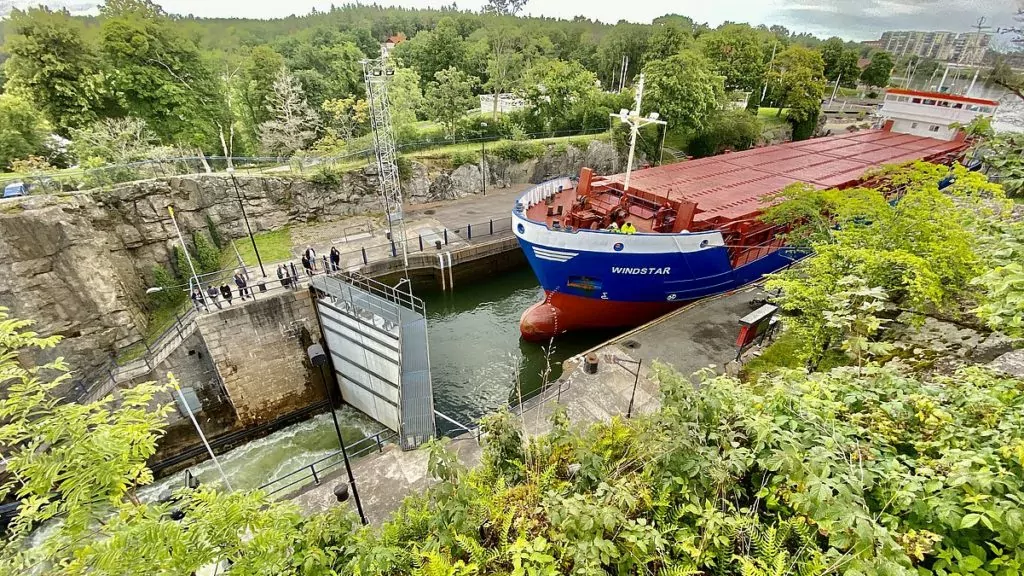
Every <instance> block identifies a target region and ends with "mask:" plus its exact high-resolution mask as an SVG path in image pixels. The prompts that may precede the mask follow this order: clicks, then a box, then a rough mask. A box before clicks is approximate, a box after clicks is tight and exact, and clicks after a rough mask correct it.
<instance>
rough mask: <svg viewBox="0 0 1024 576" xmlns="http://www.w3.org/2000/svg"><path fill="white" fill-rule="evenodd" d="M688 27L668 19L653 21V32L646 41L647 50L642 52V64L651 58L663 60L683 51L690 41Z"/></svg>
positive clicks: (690, 28)
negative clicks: (663, 21)
mask: <svg viewBox="0 0 1024 576" xmlns="http://www.w3.org/2000/svg"><path fill="white" fill-rule="evenodd" d="M689 30H692V22H691V26H690V27H686V28H684V27H683V26H682V25H680V24H678V23H676V22H674V21H668V22H666V23H661V24H659V23H655V27H654V32H652V33H651V38H650V40H649V41H648V42H647V51H646V52H645V53H644V64H646V63H648V62H651V61H653V60H664V59H666V58H668V57H670V56H674V55H676V54H679V53H680V52H682V51H683V49H684V48H687V47H688V46H689V45H690V44H691V43H692V37H691V36H690V32H689Z"/></svg>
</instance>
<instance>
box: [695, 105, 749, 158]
mask: <svg viewBox="0 0 1024 576" xmlns="http://www.w3.org/2000/svg"><path fill="white" fill-rule="evenodd" d="M762 129H763V127H762V124H761V121H760V120H759V119H758V118H757V116H755V115H753V114H751V113H750V112H747V111H746V110H732V111H729V112H724V113H722V114H719V115H718V117H716V118H715V119H714V120H713V121H712V122H711V124H710V126H709V127H708V129H707V130H705V131H703V132H700V133H698V134H696V135H695V136H694V137H693V139H691V140H690V143H689V145H688V147H687V152H688V153H689V154H690V155H692V156H696V157H698V158H701V157H704V156H714V155H715V154H720V153H721V152H723V151H724V150H726V149H732V150H746V149H748V148H750V147H752V146H753V145H754V144H757V140H758V139H759V138H760V137H761V132H762Z"/></svg>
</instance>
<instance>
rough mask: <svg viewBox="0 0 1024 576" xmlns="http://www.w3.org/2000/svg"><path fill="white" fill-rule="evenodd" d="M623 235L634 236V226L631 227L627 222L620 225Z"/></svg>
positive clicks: (631, 224)
mask: <svg viewBox="0 0 1024 576" xmlns="http://www.w3.org/2000/svg"><path fill="white" fill-rule="evenodd" d="M622 233H623V234H636V226H633V223H632V222H629V221H627V222H626V223H625V224H623V225H622Z"/></svg>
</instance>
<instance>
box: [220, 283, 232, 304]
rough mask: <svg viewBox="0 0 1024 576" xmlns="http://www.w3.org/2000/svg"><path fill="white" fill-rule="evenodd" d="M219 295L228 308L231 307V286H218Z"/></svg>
mask: <svg viewBox="0 0 1024 576" xmlns="http://www.w3.org/2000/svg"><path fill="white" fill-rule="evenodd" d="M220 295H221V296H223V297H224V299H225V300H227V302H228V305H229V306H230V305H231V286H228V285H227V284H221V286H220Z"/></svg>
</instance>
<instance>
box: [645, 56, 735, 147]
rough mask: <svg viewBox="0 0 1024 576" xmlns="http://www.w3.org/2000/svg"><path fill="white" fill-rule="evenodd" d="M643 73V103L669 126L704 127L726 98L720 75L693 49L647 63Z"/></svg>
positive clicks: (696, 128)
mask: <svg viewBox="0 0 1024 576" xmlns="http://www.w3.org/2000/svg"><path fill="white" fill-rule="evenodd" d="M644 77H645V80H646V82H647V88H646V91H645V94H644V107H645V108H646V109H648V110H652V111H657V112H658V113H659V114H661V117H662V118H664V119H665V121H666V122H668V125H669V127H671V128H687V129H690V130H695V131H701V130H704V129H705V128H707V127H708V126H710V122H711V119H712V118H713V117H714V115H715V114H716V112H717V111H718V109H719V107H720V105H721V103H722V101H723V100H724V99H725V89H724V86H723V81H724V79H723V78H722V76H719V75H717V74H715V73H714V72H713V71H712V70H711V66H710V64H709V63H708V61H707V60H705V59H704V58H702V57H701V56H700V55H699V54H695V53H692V52H686V53H683V54H677V55H675V56H672V57H670V58H668V59H666V60H656V61H654V62H651V63H649V64H647V66H645V67H644Z"/></svg>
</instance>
